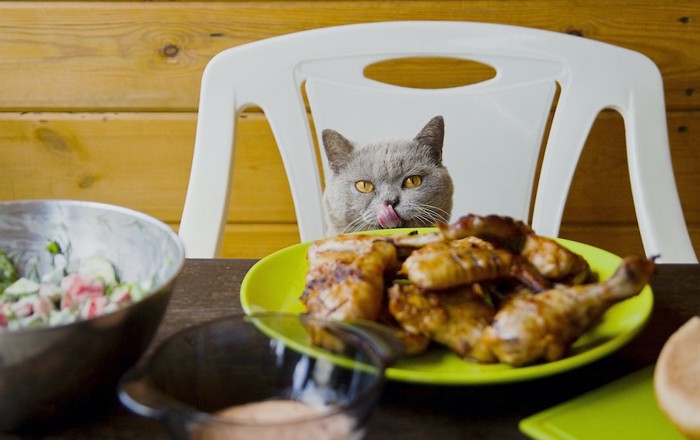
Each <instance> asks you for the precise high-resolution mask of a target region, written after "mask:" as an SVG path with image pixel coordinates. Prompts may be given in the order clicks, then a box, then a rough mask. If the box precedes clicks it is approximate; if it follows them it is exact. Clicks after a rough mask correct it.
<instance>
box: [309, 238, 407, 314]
mask: <svg viewBox="0 0 700 440" xmlns="http://www.w3.org/2000/svg"><path fill="white" fill-rule="evenodd" d="M307 259H308V263H309V270H308V272H307V275H306V287H305V289H304V292H303V294H302V296H301V301H302V303H303V304H304V305H305V306H306V309H307V312H308V313H309V314H311V315H313V316H315V317H320V318H327V319H335V320H349V319H366V320H372V321H374V320H376V319H377V317H378V316H379V312H380V309H381V305H382V298H383V296H384V274H385V272H387V271H396V270H397V269H398V267H400V263H399V261H398V259H397V256H396V247H395V246H394V245H393V244H392V243H391V242H389V241H387V240H385V239H383V238H382V237H381V236H377V235H366V234H365V235H340V236H337V237H331V238H327V239H322V240H318V241H316V242H314V243H313V244H312V245H311V246H310V247H309V249H308V253H307Z"/></svg>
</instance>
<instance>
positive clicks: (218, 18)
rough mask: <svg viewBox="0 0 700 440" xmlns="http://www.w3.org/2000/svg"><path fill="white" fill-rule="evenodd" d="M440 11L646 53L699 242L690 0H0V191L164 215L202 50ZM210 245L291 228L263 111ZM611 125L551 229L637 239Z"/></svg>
mask: <svg viewBox="0 0 700 440" xmlns="http://www.w3.org/2000/svg"><path fill="white" fill-rule="evenodd" d="M406 19H431V20H432V19H435V20H442V19H451V20H473V21H485V22H500V23H508V24H516V25H523V26H531V27H536V28H541V29H549V30H553V31H557V32H566V33H570V34H574V35H578V36H580V37H582V38H592V39H596V40H600V41H605V42H609V43H612V44H616V45H619V46H623V47H627V48H630V49H634V50H637V51H640V52H643V53H645V54H646V55H648V56H649V57H651V58H652V59H653V60H654V61H655V62H656V63H657V64H658V65H659V67H660V69H661V72H662V74H663V77H664V81H665V90H666V102H667V110H668V128H669V136H670V141H671V147H672V156H673V161H674V168H675V172H676V178H677V182H678V187H679V191H680V196H681V200H682V203H683V207H684V210H685V214H686V220H687V222H688V224H689V227H690V230H691V234H692V236H693V238H694V242H695V243H697V244H696V250H697V251H700V195H699V194H698V193H697V192H696V191H695V188H696V187H698V183H699V181H700V153H698V147H700V44H699V43H700V2H698V1H697V0H679V1H672V0H666V1H660V0H656V1H652V0H646V1H609V0H591V1H587V2H579V1H549V0H519V1H516V0H508V1H497V0H491V1H486V0H474V1H446V0H436V1H381V0H379V1H351V0H339V1H276V2H275V1H249V2H244V1H229V2H92V1H77V2H33V1H26V2H3V1H0V157H1V159H0V163H1V164H2V165H1V166H0V200H15V199H25V198H72V199H84V200H99V201H104V202H108V203H115V204H120V205H124V206H128V207H131V208H134V209H137V210H141V211H144V212H146V213H149V214H151V215H154V216H156V217H158V218H160V219H162V220H164V221H166V222H168V223H169V224H171V225H172V226H173V227H174V228H177V225H178V220H179V217H180V214H181V210H182V205H183V201H184V196H185V190H186V187H187V178H188V173H189V165H190V159H191V154H192V145H193V140H194V132H195V121H196V112H197V101H198V93H199V82H200V75H201V73H202V70H203V68H204V66H205V64H206V63H207V61H208V60H209V59H210V58H211V57H212V56H213V55H214V54H215V53H217V52H218V51H220V50H222V49H224V48H227V47H231V46H235V45H239V44H242V43H246V42H249V41H254V40H258V39H261V38H265V37H270V36H274V35H280V34H284V33H288V32H293V31H298V30H302V29H311V28H317V27H323V26H329V25H337V24H344V23H355V22H367V21H380V20H406ZM240 128H241V131H240V133H239V136H238V144H237V145H238V147H237V152H236V162H235V163H236V168H235V179H234V183H233V185H234V196H233V198H232V202H231V212H230V214H229V223H228V226H227V228H226V238H225V245H224V256H227V257H260V256H263V255H266V254H268V253H269V252H271V251H273V250H276V249H279V248H281V247H284V246H286V245H289V244H291V243H294V242H296V241H298V235H297V230H296V226H295V219H294V211H293V208H292V203H291V197H290V194H289V191H288V189H287V186H286V177H285V176H284V171H283V169H282V165H281V161H280V158H279V155H278V153H277V151H276V149H275V146H274V142H273V140H272V135H271V133H270V131H269V128H268V126H267V123H266V121H265V119H264V116H263V115H262V114H260V113H259V112H255V111H251V112H248V113H245V114H243V115H241V122H240ZM625 162H626V159H625V153H624V133H623V131H622V122H621V120H620V118H619V116H617V115H615V114H604V115H602V116H601V118H600V119H599V121H598V122H597V123H596V125H595V127H594V130H593V133H592V134H591V137H590V139H589V141H588V144H587V147H586V150H585V151H584V156H583V158H582V161H581V164H580V167H579V171H578V172H577V175H576V178H575V181H574V184H573V188H572V192H571V195H570V197H569V201H568V203H567V209H566V213H565V219H564V224H563V228H562V236H564V237H568V238H573V239H576V240H580V241H585V242H588V243H591V244H594V245H598V246H601V247H603V248H606V249H609V250H611V251H613V252H617V253H620V254H623V253H632V252H635V253H639V252H642V248H641V241H640V239H639V234H638V232H637V227H636V223H635V217H634V212H633V207H632V204H631V193H630V190H629V183H628V181H627V174H626V171H625Z"/></svg>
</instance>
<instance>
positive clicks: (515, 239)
mask: <svg viewBox="0 0 700 440" xmlns="http://www.w3.org/2000/svg"><path fill="white" fill-rule="evenodd" d="M438 227H439V228H440V231H441V232H442V234H443V235H444V237H445V239H447V240H456V239H460V238H464V237H468V236H475V237H479V238H481V239H484V240H486V241H488V242H490V243H493V244H494V245H496V247H498V248H501V249H506V250H508V251H510V252H512V253H514V254H516V255H519V256H521V257H522V258H523V259H524V260H525V261H526V262H528V263H529V264H530V265H532V266H533V267H534V268H535V269H537V271H538V272H539V273H540V274H541V275H542V276H543V277H545V278H547V279H550V280H554V281H559V282H566V283H570V284H581V283H584V282H589V281H591V271H590V267H589V266H588V262H586V260H585V259H584V258H583V257H581V256H580V255H578V254H576V253H575V252H571V251H570V250H568V249H566V248H565V247H563V246H561V245H560V244H559V243H557V242H556V241H555V240H553V239H551V238H548V237H542V236H540V235H537V234H535V232H534V231H533V230H532V229H531V228H530V226H528V225H526V224H525V223H523V222H521V221H518V220H514V219H512V218H510V217H504V216H498V215H487V216H480V215H475V214H470V215H467V216H464V217H461V218H460V219H459V220H457V221H456V222H455V223H452V224H450V225H447V224H438Z"/></svg>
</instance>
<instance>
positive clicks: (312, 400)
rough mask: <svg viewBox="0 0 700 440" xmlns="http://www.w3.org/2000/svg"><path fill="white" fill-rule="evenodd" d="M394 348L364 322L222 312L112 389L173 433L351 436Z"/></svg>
mask: <svg viewBox="0 0 700 440" xmlns="http://www.w3.org/2000/svg"><path fill="white" fill-rule="evenodd" d="M310 338H314V339H315V341H316V342H317V343H320V344H322V345H324V346H325V347H327V348H321V347H320V346H319V345H318V344H310V343H309V341H310ZM400 354H401V344H400V342H399V341H398V340H397V339H396V338H395V337H394V336H393V334H392V333H391V332H390V331H388V330H386V329H385V328H384V327H382V326H380V325H378V324H374V323H370V322H356V323H342V322H337V321H324V320H321V319H314V318H311V317H308V316H305V315H301V316H300V315H290V314H260V315H254V316H246V315H229V316H226V317H224V318H221V319H218V320H215V321H211V322H208V323H205V324H202V325H199V326H195V327H191V328H188V329H185V330H182V331H180V332H179V333H176V334H175V335H173V336H171V337H170V338H168V339H167V340H166V341H165V342H163V343H162V344H161V345H160V346H159V347H158V348H157V349H156V351H155V352H154V353H153V355H152V356H150V357H149V358H147V359H144V360H143V361H142V362H141V363H140V364H139V365H137V366H136V367H134V368H133V369H132V370H130V371H129V372H128V373H127V374H126V375H125V376H124V377H123V379H122V381H121V383H120V387H119V388H120V391H119V397H120V400H121V402H122V403H123V404H124V405H125V406H126V407H127V408H128V409H130V410H131V411H133V412H134V413H136V414H139V415H142V416H145V417H149V418H153V419H157V420H160V421H161V422H162V423H163V424H164V425H165V426H166V428H167V429H168V430H169V432H170V433H171V435H173V437H174V438H182V439H202V440H204V439H217V440H218V439H239V438H240V439H256V440H264V439H275V440H283V439H305V440H307V439H324V440H327V439H348V438H350V439H356V438H362V437H363V436H364V432H365V425H366V421H367V419H368V417H369V415H370V413H371V411H372V409H373V408H374V407H375V405H376V403H377V401H378V399H379V397H380V394H381V389H382V386H383V384H384V371H385V368H386V366H387V365H389V364H390V363H392V362H393V361H394V360H395V359H396V358H397V357H398V356H399V355H400Z"/></svg>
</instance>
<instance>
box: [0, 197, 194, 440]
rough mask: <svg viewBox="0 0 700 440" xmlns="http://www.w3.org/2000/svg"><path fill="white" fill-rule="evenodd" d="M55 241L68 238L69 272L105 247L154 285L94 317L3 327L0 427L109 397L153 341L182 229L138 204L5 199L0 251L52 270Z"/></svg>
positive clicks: (129, 273)
mask: <svg viewBox="0 0 700 440" xmlns="http://www.w3.org/2000/svg"><path fill="white" fill-rule="evenodd" d="M50 241H58V242H59V243H62V244H63V245H64V246H67V247H69V249H70V253H69V254H68V271H69V272H70V270H71V268H72V267H75V265H76V264H77V263H78V262H79V261H80V260H81V259H83V258H87V257H91V256H101V257H104V258H106V259H108V260H110V261H111V262H112V263H113V264H114V265H115V267H116V268H117V270H118V273H119V275H120V278H121V279H122V280H128V281H143V280H149V279H154V284H153V286H154V287H153V288H152V289H151V291H150V293H149V294H148V295H147V296H146V297H145V298H144V299H143V300H141V301H138V302H135V303H133V304H131V305H128V306H126V307H124V308H121V309H119V310H117V311H115V312H111V313H108V314H105V315H102V316H98V317H96V318H93V319H89V320H84V321H77V322H74V323H71V324H65V325H60V326H55V327H39V328H29V329H23V330H17V331H8V330H6V331H2V332H0V415H1V416H0V431H15V430H20V429H23V428H27V427H28V425H29V424H30V423H31V425H32V427H36V426H37V425H40V424H44V423H46V422H54V421H56V420H57V419H58V418H59V417H61V416H67V415H69V414H71V413H75V412H76V411H83V410H85V409H86V408H88V406H92V405H90V404H93V403H95V402H97V401H99V399H102V398H104V397H105V396H108V397H109V396H110V395H112V396H113V395H114V392H115V387H116V383H117V381H118V379H119V377H120V376H121V375H122V374H123V373H124V371H126V370H127V369H128V368H129V367H131V366H132V365H133V364H134V363H135V362H136V361H137V360H138V359H139V357H140V356H141V355H142V354H143V352H144V351H145V349H146V348H147V346H148V344H149V343H150V342H151V340H152V338H153V336H154V334H155V332H156V330H157V328H158V326H159V324H160V321H161V319H162V317H163V315H164V313H165V309H166V307H167V304H168V301H169V299H170V294H171V292H172V288H173V283H174V280H175V277H176V276H177V275H178V274H179V272H180V270H181V269H182V265H183V263H184V249H183V246H182V243H181V242H180V240H179V238H178V237H177V235H176V234H175V233H174V232H173V231H172V230H171V229H170V228H169V227H168V226H167V225H165V224H163V223H161V222H160V221H158V220H156V219H154V218H152V217H149V216H147V215H145V214H142V213H139V212H136V211H132V210H129V209H126V208H121V207H117V206H112V205H106V204H101V203H93V202H80V201H67V200H29V201H15V202H4V203H0V250H2V251H3V252H5V253H6V254H8V253H9V254H10V256H11V257H12V259H13V261H14V262H15V263H16V265H17V267H18V268H19V269H20V271H21V270H22V268H24V267H25V266H26V265H27V263H28V262H29V261H31V260H32V259H36V260H37V261H38V264H39V270H40V272H41V271H42V270H46V269H47V268H48V267H49V265H50V264H51V263H50V261H51V256H50V255H49V254H48V252H47V251H46V249H45V247H46V244H47V243H48V242H50Z"/></svg>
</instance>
